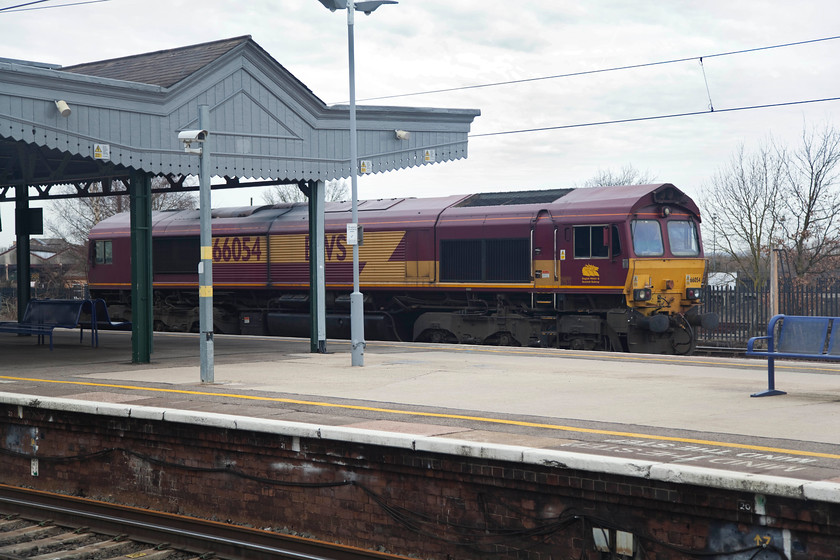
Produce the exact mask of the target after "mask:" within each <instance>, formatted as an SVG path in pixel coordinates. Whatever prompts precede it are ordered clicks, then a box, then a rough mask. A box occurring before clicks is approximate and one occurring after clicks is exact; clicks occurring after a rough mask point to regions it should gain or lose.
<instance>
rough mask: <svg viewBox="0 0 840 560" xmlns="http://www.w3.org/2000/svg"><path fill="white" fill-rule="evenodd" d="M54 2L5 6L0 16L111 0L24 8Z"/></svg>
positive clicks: (47, 0) (49, 0)
mask: <svg viewBox="0 0 840 560" xmlns="http://www.w3.org/2000/svg"><path fill="white" fill-rule="evenodd" d="M52 1H55V0H34V1H33V2H26V3H25V4H18V5H16V6H7V7H5V8H0V14H2V13H14V12H30V11H33V10H49V9H51V8H68V7H70V6H82V5H84V4H99V3H101V2H110V1H111V0H83V1H81V2H71V3H68V4H57V5H53V6H37V7H33V8H28V7H26V6H31V5H33V4H41V3H43V2H52Z"/></svg>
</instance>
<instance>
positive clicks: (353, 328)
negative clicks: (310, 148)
mask: <svg viewBox="0 0 840 560" xmlns="http://www.w3.org/2000/svg"><path fill="white" fill-rule="evenodd" d="M318 1H319V2H321V4H323V5H324V6H325V7H327V8H329V10H330V11H331V12H334V11H336V10H340V9H343V8H346V9H347V51H348V55H349V59H350V62H349V66H350V189H351V201H352V202H351V208H352V214H351V223H349V224H347V242H348V243H349V244H351V245H352V246H353V293H351V294H350V345H351V358H350V363H351V365H353V366H363V365H365V316H364V300H363V298H362V293H361V292H360V291H359V241H361V239H359V237H360V236H359V235H358V234H359V208H358V203H359V201H358V194H357V193H358V185H357V167H358V165H359V155H358V153H357V138H356V61H355V56H354V38H353V26H354V12H356V11H359V12H364V13H365V14H367V15H370V13H371V12H373V11H374V10H375V9H376V8H378V7H379V6H381V5H383V4H396V3H397V2H396V0H372V1H368V2H353V0H318Z"/></svg>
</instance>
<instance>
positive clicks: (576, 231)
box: [89, 183, 717, 354]
mask: <svg viewBox="0 0 840 560" xmlns="http://www.w3.org/2000/svg"><path fill="white" fill-rule="evenodd" d="M350 210H351V208H350V203H348V202H342V203H327V205H326V210H325V232H326V238H325V264H326V270H325V277H326V290H327V294H326V308H327V325H326V327H327V336H328V337H331V338H342V337H344V338H349V324H350V321H349V309H350V305H349V299H350V298H349V295H350V292H351V291H352V278H353V275H352V247H350V246H348V244H347V239H346V225H347V223H348V222H349V221H350V214H351V212H350ZM358 213H359V222H360V224H361V225H362V226H363V229H364V235H363V242H362V245H361V246H360V248H359V262H360V286H361V292H362V293H363V294H364V307H365V335H366V338H367V339H369V340H402V341H428V342H460V343H478V344H497V345H530V346H548V347H559V348H570V349H578V350H590V349H591V350H595V349H597V350H615V351H627V352H645V353H658V354H688V353H691V352H692V350H693V349H694V347H695V340H696V337H695V330H696V329H697V328H698V327H701V328H714V327H715V326H716V323H717V319H716V317H715V316H714V315H713V314H709V313H701V312H700V304H701V296H702V293H703V290H702V288H703V282H704V278H705V273H706V261H705V259H704V258H703V246H702V241H701V237H700V227H699V224H700V212H699V210H698V208H697V206H696V204H695V203H694V202H693V201H692V200H691V198H690V197H689V196H687V195H686V194H685V193H683V192H682V191H681V190H679V189H678V188H677V187H675V186H674V185H672V184H669V183H665V184H657V185H632V186H611V187H597V188H575V189H571V188H570V189H553V190H540V191H518V192H504V193H484V194H472V195H453V196H446V197H439V198H395V199H382V200H367V201H361V202H359V204H358ZM211 221H212V232H213V284H214V288H213V289H214V298H213V302H214V328H215V330H216V332H222V333H243V334H270V335H286V336H304V337H305V336H308V335H309V257H310V255H309V250H310V249H309V247H310V244H309V238H308V231H309V230H308V210H307V205H306V203H288V204H277V205H273V206H258V207H239V208H220V209H214V210H213V211H212V220H211ZM152 222H153V241H152V263H153V288H154V311H153V313H154V325H155V329H156V330H174V331H194V332H195V331H197V330H198V275H197V269H198V262H199V254H200V251H199V249H200V248H199V212H198V211H197V210H182V211H165V212H155V213H153V217H152ZM130 255H131V251H130V228H129V216H128V214H118V215H116V216H112V217H111V218H108V219H106V220H103V221H102V222H100V223H99V224H97V225H96V226H95V227H94V228H93V229H92V230H91V232H90V263H89V265H90V266H89V285H90V290H91V293H92V296H93V297H101V298H104V299H105V300H106V301H107V303H108V305H109V308H110V309H111V312H112V316H117V317H121V318H123V319H126V320H130V318H131V317H130V311H131V305H130V297H131V264H130Z"/></svg>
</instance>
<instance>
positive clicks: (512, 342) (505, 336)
mask: <svg viewBox="0 0 840 560" xmlns="http://www.w3.org/2000/svg"><path fill="white" fill-rule="evenodd" d="M483 344H487V345H490V346H522V344H520V343H519V341H518V340H516V339H515V338H514V337H513V334H511V333H510V332H508V331H501V332H495V333H493V334H491V335H490V336H488V337H487V338H485V339H484V342H483Z"/></svg>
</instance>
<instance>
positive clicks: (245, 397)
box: [0, 375, 840, 459]
mask: <svg viewBox="0 0 840 560" xmlns="http://www.w3.org/2000/svg"><path fill="white" fill-rule="evenodd" d="M0 379H7V380H10V381H29V382H32V381H35V382H38V383H55V384H60V385H80V386H84V387H102V388H107V389H127V390H130V391H149V392H155V393H172V394H178V395H195V396H205V397H228V398H233V399H243V400H250V401H262V402H277V403H285V404H297V405H306V406H320V407H325V408H341V409H347V410H360V411H365V412H383V413H387V414H397V415H403V416H421V417H425V418H446V419H449V420H470V421H473V422H483V423H487V424H503V425H507V426H521V427H525V428H544V429H548V430H557V431H564V432H578V433H583V434H598V435H606V436H621V437H631V438H638V439H650V440H657V441H673V442H680V443H693V444H697V445H710V446H715V447H729V448H734V449H750V450H752V451H766V452H769V453H785V454H788V455H802V456H806V457H820V458H823V459H840V455H838V454H833V453H818V452H814V451H800V450H798V449H784V448H778V447H768V446H764V445H748V444H741V443H730V442H725V441H714V440H703V439H694V438H682V437H674V436H661V435H653V434H639V433H634V432H619V431H614V430H596V429H593V428H576V427H573V426H561V425H557V424H542V423H539V422H525V421H522V420H504V419H500V418H485V417H482V416H466V415H463V414H444V413H441V412H415V411H410V410H399V409H395V408H378V407H372V406H359V405H350V404H336V403H328V402H321V401H304V400H300V399H285V398H281V397H259V396H254V395H240V394H236V393H213V392H209V391H187V390H185V389H165V388H161V387H139V386H136V385H114V384H109V383H92V382H89V381H62V380H55V379H32V378H29V377H12V376H7V375H0Z"/></svg>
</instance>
